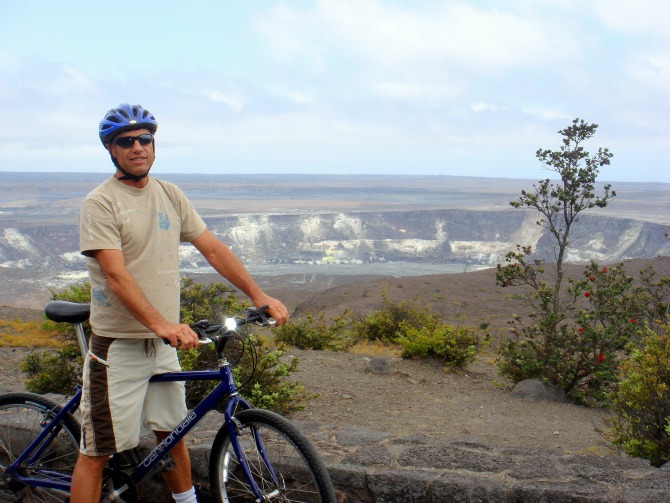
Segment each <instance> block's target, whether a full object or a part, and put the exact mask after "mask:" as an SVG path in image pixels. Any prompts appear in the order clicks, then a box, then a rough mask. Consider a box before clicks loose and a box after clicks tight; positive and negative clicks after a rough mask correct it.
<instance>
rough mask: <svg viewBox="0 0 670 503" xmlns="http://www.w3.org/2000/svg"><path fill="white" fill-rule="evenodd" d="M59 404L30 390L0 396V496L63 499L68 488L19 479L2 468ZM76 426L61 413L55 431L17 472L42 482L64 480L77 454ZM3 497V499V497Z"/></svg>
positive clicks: (15, 498) (26, 498) (5, 466)
mask: <svg viewBox="0 0 670 503" xmlns="http://www.w3.org/2000/svg"><path fill="white" fill-rule="evenodd" d="M60 410H61V408H60V406H58V405H57V404H55V403H54V402H52V401H51V400H48V399H46V398H44V397H42V396H39V395H34V394H32V393H10V394H7V395H3V396H0V500H2V501H5V500H7V499H9V497H13V499H11V501H22V502H23V501H25V502H50V503H56V502H65V501H67V500H68V498H69V493H68V492H63V491H59V490H55V489H48V488H44V487H38V486H32V485H28V484H23V483H20V482H18V481H16V480H14V479H12V478H11V477H10V476H8V475H7V474H6V469H7V467H8V466H10V465H11V464H12V463H13V462H14V461H16V459H17V458H18V456H19V455H21V454H22V453H23V451H25V450H26V448H27V447H28V446H29V445H30V443H31V442H32V441H33V440H35V438H37V435H39V433H40V432H41V431H42V430H43V429H44V428H45V427H46V426H47V425H48V424H49V423H50V422H51V421H52V420H53V418H54V417H55V416H56V414H58V412H60ZM80 431H81V430H80V427H79V423H78V422H77V420H76V419H75V418H74V416H72V415H71V414H67V415H65V416H64V419H63V421H62V423H61V425H60V428H59V431H58V434H57V435H55V436H54V437H47V442H48V443H44V444H43V445H41V446H39V447H38V448H37V449H36V450H35V451H34V453H33V454H31V455H30V456H29V457H28V458H27V461H26V462H25V463H24V464H22V465H21V466H20V468H19V473H20V474H21V475H22V476H25V477H31V478H34V479H37V480H40V481H42V482H48V481H53V480H61V481H62V480H63V477H65V478H66V479H67V480H69V478H70V477H71V475H72V471H73V470H74V465H75V462H76V461H77V457H78V456H79V434H80ZM3 498H4V499H3Z"/></svg>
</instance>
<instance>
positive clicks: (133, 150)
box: [107, 128, 155, 175]
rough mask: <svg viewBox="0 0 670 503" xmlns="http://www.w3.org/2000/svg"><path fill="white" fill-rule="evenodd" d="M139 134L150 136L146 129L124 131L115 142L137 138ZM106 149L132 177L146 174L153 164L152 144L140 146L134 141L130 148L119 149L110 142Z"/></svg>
mask: <svg viewBox="0 0 670 503" xmlns="http://www.w3.org/2000/svg"><path fill="white" fill-rule="evenodd" d="M141 134H150V131H149V130H148V129H145V128H142V129H135V130H133V131H125V132H123V133H120V134H119V135H118V136H116V138H114V139H115V140H116V139H118V138H123V137H126V136H139V135H141ZM107 149H108V150H109V152H110V153H111V154H112V156H113V157H114V158H115V159H116V162H118V163H119V166H121V167H122V168H123V169H125V170H126V171H127V172H128V173H130V174H132V175H141V174H143V173H146V172H147V171H148V170H149V168H151V165H152V164H153V163H154V157H155V156H154V144H153V142H152V143H150V144H148V145H141V144H140V142H139V141H137V140H135V141H134V142H133V144H132V146H131V147H130V148H121V147H119V146H118V145H117V144H116V143H114V142H112V143H110V144H108V145H107Z"/></svg>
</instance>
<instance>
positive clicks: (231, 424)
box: [224, 396, 280, 502]
mask: <svg viewBox="0 0 670 503" xmlns="http://www.w3.org/2000/svg"><path fill="white" fill-rule="evenodd" d="M238 406H239V407H240V408H241V409H242V410H245V409H250V408H251V405H249V403H248V402H246V401H245V400H244V399H242V398H240V397H239V396H233V397H231V399H230V400H229V401H228V404H227V405H226V411H225V412H224V416H225V419H226V423H225V424H226V428H227V429H228V438H229V439H230V444H231V445H232V447H233V452H234V453H235V457H236V458H237V460H238V463H239V465H240V467H241V468H242V472H243V473H244V476H245V478H246V479H247V481H248V482H249V487H250V488H251V490H252V492H253V493H254V496H255V497H256V501H257V502H264V501H269V500H271V499H274V497H276V496H278V495H279V491H278V490H277V489H275V490H274V491H272V492H270V493H268V494H265V493H263V492H262V491H261V489H260V488H259V487H258V484H257V483H256V480H255V479H254V476H253V474H252V472H251V468H250V467H249V463H247V458H246V456H245V455H244V451H243V450H242V446H241V445H240V441H239V433H240V430H241V428H242V424H241V423H240V422H239V421H238V420H237V419H236V418H235V416H234V412H235V411H236V409H237V407H238ZM252 428H253V438H254V447H255V449H256V450H257V451H258V454H259V455H260V457H261V459H262V460H263V464H264V465H265V468H266V469H267V470H268V473H269V474H270V477H272V482H273V485H274V487H277V488H278V487H280V483H279V478H278V477H277V474H276V473H275V471H274V468H273V467H272V464H271V463H270V460H269V459H268V457H267V453H266V451H265V446H264V445H263V439H262V438H261V435H260V433H259V431H258V429H257V428H255V427H252ZM227 478H228V462H227V460H226V467H225V468H224V480H227Z"/></svg>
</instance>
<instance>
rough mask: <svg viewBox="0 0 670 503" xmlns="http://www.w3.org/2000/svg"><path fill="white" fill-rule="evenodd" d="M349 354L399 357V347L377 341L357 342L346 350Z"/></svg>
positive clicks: (400, 350) (400, 349)
mask: <svg viewBox="0 0 670 503" xmlns="http://www.w3.org/2000/svg"><path fill="white" fill-rule="evenodd" d="M347 351H348V352H349V353H354V354H357V355H368V356H400V353H401V352H402V348H400V346H395V345H389V344H384V343H381V342H379V341H359V342H357V343H356V344H354V345H353V346H351V347H350V348H349V349H348V350H347Z"/></svg>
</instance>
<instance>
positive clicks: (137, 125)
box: [98, 103, 158, 182]
mask: <svg viewBox="0 0 670 503" xmlns="http://www.w3.org/2000/svg"><path fill="white" fill-rule="evenodd" d="M142 128H146V129H148V130H149V131H150V132H151V134H155V133H156V130H157V129H158V122H157V121H156V118H155V117H154V116H153V114H152V113H151V112H149V110H146V109H145V108H142V105H129V104H128V103H121V104H120V105H119V106H118V107H116V108H113V109H111V110H109V111H108V112H107V113H106V114H105V117H104V118H103V119H102V120H101V121H100V127H99V128H98V134H99V135H100V141H101V142H102V144H103V145H104V147H105V148H107V144H108V143H111V142H112V141H113V140H114V138H115V137H116V136H117V135H118V134H120V133H123V132H126V131H133V130H135V129H142ZM153 148H154V155H155V152H156V143H155V141H154V145H153ZM109 155H110V157H111V158H112V162H113V163H114V166H116V168H117V169H118V170H119V171H121V173H123V176H122V177H121V178H119V180H133V181H134V182H139V181H140V180H141V179H142V178H144V177H146V176H147V175H148V174H149V170H146V172H144V173H143V174H141V175H132V174H130V173H128V172H127V171H126V170H125V169H123V168H122V167H121V166H119V163H118V162H117V161H116V159H115V158H114V156H113V155H112V152H111V149H110V151H109ZM149 169H151V168H149Z"/></svg>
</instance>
